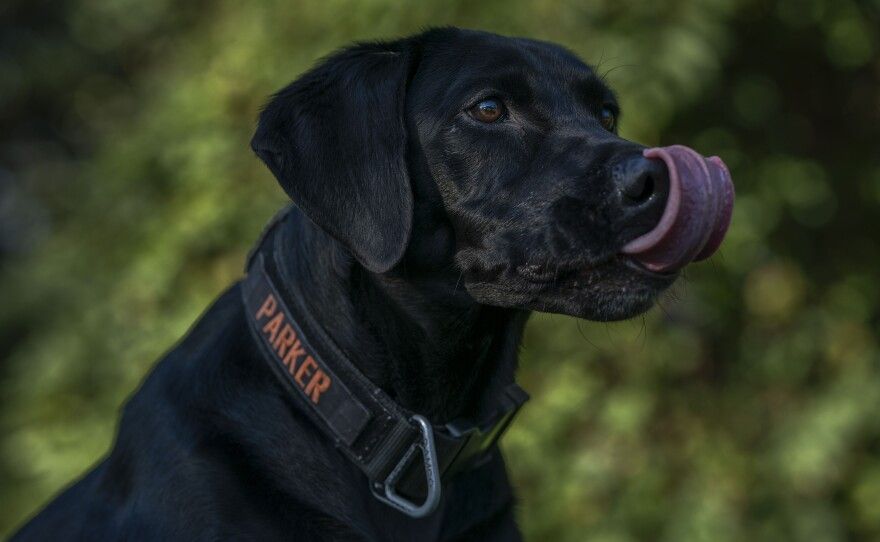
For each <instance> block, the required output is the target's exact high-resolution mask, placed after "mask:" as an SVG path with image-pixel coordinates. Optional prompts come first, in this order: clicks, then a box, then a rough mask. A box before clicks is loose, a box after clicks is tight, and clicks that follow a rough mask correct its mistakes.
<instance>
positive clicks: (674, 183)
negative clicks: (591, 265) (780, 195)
mask: <svg viewBox="0 0 880 542" xmlns="http://www.w3.org/2000/svg"><path fill="white" fill-rule="evenodd" d="M643 154H644V156H645V157H646V158H653V159H659V160H663V162H664V163H665V164H666V168H667V169H668V170H669V196H668V198H667V200H666V208H665V209H664V211H663V215H662V216H661V217H660V221H659V222H658V223H657V225H656V226H655V227H654V229H653V230H651V231H649V232H648V233H646V234H644V235H642V236H641V237H638V238H636V239H633V240H632V241H630V242H629V243H627V244H626V245H625V246H624V247H623V250H622V252H623V253H624V254H627V255H629V256H632V257H633V258H634V259H635V260H636V261H638V262H639V263H641V264H642V265H644V266H645V267H646V268H647V269H650V270H651V271H659V272H670V271H675V270H678V269H681V268H682V267H684V266H685V265H687V264H689V263H691V262H694V261H699V260H704V259H706V258H708V257H709V256H711V255H712V254H713V253H715V251H716V250H717V249H718V246H719V245H720V244H721V241H722V240H723V239H724V234H725V233H727V227H728V226H730V218H731V214H732V211H733V181H732V180H731V178H730V172H729V171H728V170H727V166H725V165H724V162H722V161H721V159H720V158H718V157H717V156H712V157H711V158H705V157H703V156H701V155H700V154H698V153H697V152H696V151H694V150H693V149H690V148H688V147H685V146H683V145H672V146H671V147H655V148H652V149H646V150H645V151H644V152H643Z"/></svg>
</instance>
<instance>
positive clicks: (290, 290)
mask: <svg viewBox="0 0 880 542" xmlns="http://www.w3.org/2000/svg"><path fill="white" fill-rule="evenodd" d="M289 211H290V208H288V209H287V210H285V211H283V212H282V213H279V215H277V216H276V217H275V218H274V219H273V220H272V222H271V223H270V224H269V226H268V227H267V228H266V230H265V231H264V233H263V235H262V237H261V238H260V241H259V242H258V244H257V246H256V248H255V249H254V251H253V252H252V253H251V254H250V255H249V257H248V265H247V277H246V278H245V279H244V281H243V284H242V297H243V301H244V305H245V309H246V311H247V320H248V327H249V329H250V331H251V334H252V335H253V336H254V339H255V341H256V342H257V344H259V345H260V350H261V351H262V353H263V357H264V358H265V359H266V360H267V362H268V363H269V366H270V367H271V369H272V371H273V373H274V374H275V375H276V376H277V377H278V378H279V379H280V381H281V382H282V383H283V384H284V386H285V387H286V388H287V389H288V390H289V391H290V395H292V396H293V402H294V403H295V404H296V405H297V406H298V407H299V408H300V410H302V411H303V412H304V413H305V414H306V415H307V416H308V417H309V418H310V419H312V421H313V422H314V423H315V424H316V425H317V426H318V427H319V428H320V429H321V430H322V431H323V432H324V433H325V434H326V435H327V436H328V437H329V438H331V439H332V440H333V442H334V443H335V444H336V446H337V447H338V448H339V449H340V450H341V451H342V452H343V453H344V455H345V456H346V457H348V459H349V460H350V461H352V462H353V463H354V464H355V465H357V466H358V468H359V469H360V470H361V471H362V472H363V473H364V474H365V475H366V477H367V479H368V481H369V483H370V485H371V488H372V490H373V493H374V495H375V496H376V497H377V498H378V499H379V500H382V501H383V502H385V503H386V504H388V505H390V506H392V507H394V508H396V509H398V510H400V511H401V512H403V513H405V514H407V515H409V516H411V517H416V518H418V517H424V516H426V515H429V514H430V513H431V512H433V511H434V510H435V509H436V507H437V505H438V503H439V500H440V495H441V491H442V486H443V483H444V482H446V481H448V480H449V479H451V478H452V477H453V476H454V475H455V474H457V473H459V472H462V471H465V470H468V469H470V468H473V467H475V466H478V465H480V464H481V463H482V462H483V461H485V460H486V459H487V458H488V457H489V455H490V453H491V452H492V451H493V450H494V447H495V444H496V443H497V441H498V439H499V438H500V437H501V435H502V434H503V433H504V431H505V430H506V429H507V427H508V425H509V424H510V422H511V420H512V419H513V417H514V415H515V414H516V412H517V411H518V410H519V408H520V407H521V406H522V404H523V403H524V402H525V401H526V400H527V399H528V395H527V394H526V393H525V391H523V390H522V389H521V388H520V387H519V386H517V385H516V384H513V385H511V386H509V387H508V388H507V389H505V390H504V393H503V394H502V396H501V397H499V398H498V400H497V401H496V408H494V409H493V412H492V413H491V415H490V416H489V417H488V418H487V419H486V420H482V421H481V422H475V421H472V420H467V419H459V420H455V421H454V422H451V423H448V424H446V425H443V426H431V425H430V424H429V423H428V422H427V420H425V418H424V417H422V416H419V415H418V414H415V413H412V412H410V411H408V410H406V409H404V408H403V407H401V406H400V405H398V404H397V403H396V402H395V401H394V400H392V399H391V398H390V397H389V396H388V395H387V394H386V393H385V392H384V391H382V390H381V389H380V388H378V387H376V386H375V385H374V384H373V383H372V382H370V381H369V380H368V379H367V378H366V377H365V376H364V375H363V374H362V373H361V372H360V371H359V370H358V369H357V367H355V366H354V365H353V364H352V363H351V361H349V360H348V358H347V357H346V356H345V355H344V354H343V353H342V352H341V351H340V350H339V348H338V347H336V345H335V344H334V343H333V341H332V340H331V339H330V338H329V336H327V334H326V333H325V332H324V330H323V329H322V328H321V327H320V326H319V325H318V324H317V322H315V321H314V320H313V319H312V317H311V315H310V314H309V312H308V311H307V310H306V309H305V307H304V306H303V304H302V301H301V299H300V296H299V295H297V294H298V292H297V289H296V285H295V284H294V283H293V282H292V281H291V280H288V277H287V276H286V273H285V267H284V262H283V260H282V259H281V258H280V257H279V256H280V255H281V254H282V250H283V248H284V247H285V246H287V247H290V246H293V245H292V244H291V243H287V242H285V240H284V235H283V232H284V229H283V228H278V227H277V226H278V225H279V224H280V223H283V222H284V220H285V218H287V216H288V215H289ZM418 452H421V455H422V461H417V460H416V459H417V458H416V456H417V453H418ZM419 503H421V504H419Z"/></svg>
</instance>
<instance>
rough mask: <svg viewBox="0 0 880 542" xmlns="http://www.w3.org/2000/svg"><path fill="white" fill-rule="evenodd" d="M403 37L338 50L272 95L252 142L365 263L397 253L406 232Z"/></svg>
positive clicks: (386, 262) (385, 264)
mask: <svg viewBox="0 0 880 542" xmlns="http://www.w3.org/2000/svg"><path fill="white" fill-rule="evenodd" d="M412 56H413V54H412V52H411V51H410V47H409V45H408V43H407V42H405V41H398V42H390V43H369V44H358V45H354V46H352V47H350V48H348V49H344V50H342V51H340V52H338V53H336V54H334V55H332V56H330V57H329V58H327V59H326V60H324V61H323V62H322V63H321V64H319V65H318V66H317V67H315V68H313V69H312V70H311V71H309V72H307V73H306V74H305V75H303V76H302V77H300V78H299V79H297V80H296V81H294V82H293V83H291V84H290V85H289V86H287V87H286V88H284V89H283V90H281V91H280V92H278V93H277V94H275V95H274V96H273V97H272V99H271V101H270V102H269V103H268V105H266V107H265V108H264V109H263V112H262V113H261V114H260V120H259V124H258V126H257V131H256V133H255V134H254V137H253V139H252V140H251V148H252V149H253V150H254V152H256V153H257V155H258V156H259V157H260V158H261V159H262V160H263V161H264V162H265V163H266V165H267V166H269V169H270V170H271V171H272V173H273V174H274V175H275V177H276V178H277V179H278V182H279V183H281V186H282V188H284V191H285V192H287V194H288V195H289V196H290V198H291V199H292V200H293V201H294V203H296V204H297V206H299V208H300V209H302V211H303V212H304V213H305V214H306V216H308V217H309V219H311V221H312V222H314V223H315V224H317V225H318V226H320V227H321V228H323V229H324V230H325V231H327V232H328V233H329V234H330V235H332V236H333V237H334V238H335V239H337V240H338V241H339V242H341V243H342V244H343V245H345V246H346V247H348V249H349V250H350V251H351V252H352V253H353V254H354V256H355V258H357V260H358V261H359V262H360V263H361V264H362V265H363V266H364V267H366V268H367V269H369V270H370V271H373V272H376V273H384V272H385V271H388V270H389V269H391V268H392V267H394V265H395V264H396V263H397V262H398V261H400V259H401V257H402V256H403V253H404V251H405V250H406V246H407V243H408V242H409V237H410V232H411V230H412V214H413V211H412V208H413V196H412V189H411V187H410V183H409V174H408V172H407V167H406V142H407V135H406V124H405V121H404V94H405V89H406V84H407V80H408V78H409V75H410V73H411V70H412V64H413V61H412V58H411V57H412Z"/></svg>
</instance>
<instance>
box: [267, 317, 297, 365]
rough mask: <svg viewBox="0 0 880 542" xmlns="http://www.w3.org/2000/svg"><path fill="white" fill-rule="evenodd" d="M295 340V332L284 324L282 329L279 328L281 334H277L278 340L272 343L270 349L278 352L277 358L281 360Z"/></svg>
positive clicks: (288, 325)
mask: <svg viewBox="0 0 880 542" xmlns="http://www.w3.org/2000/svg"><path fill="white" fill-rule="evenodd" d="M295 340H296V331H294V330H293V328H292V327H290V324H284V327H283V328H281V333H279V334H278V338H277V339H275V342H273V343H272V348H274V349H275V351H276V352H278V357H280V358H283V357H284V354H285V353H286V352H287V349H288V348H290V347H291V346H293V341H295Z"/></svg>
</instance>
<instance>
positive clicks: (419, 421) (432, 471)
mask: <svg viewBox="0 0 880 542" xmlns="http://www.w3.org/2000/svg"><path fill="white" fill-rule="evenodd" d="M410 420H411V421H413V422H415V424H416V426H417V427H418V429H419V433H420V438H419V439H418V440H416V441H414V442H413V443H412V444H410V446H409V448H407V450H406V452H405V453H404V454H403V455H402V456H401V458H400V461H398V462H397V464H396V465H395V466H394V468H393V469H392V470H391V472H390V473H389V474H388V476H387V477H386V478H385V480H384V482H381V481H380V482H375V483H373V486H372V490H373V495H374V496H375V497H376V498H377V499H379V500H380V501H382V502H384V503H385V504H387V505H389V506H391V507H392V508H395V509H397V510H399V511H400V512H403V513H404V514H406V515H408V516H410V517H412V518H423V517H425V516H428V515H430V514H431V513H432V512H434V510H436V509H437V505H438V504H440V466H439V464H438V462H437V449H436V447H435V446H434V430H433V429H432V428H431V424H430V423H429V422H428V420H426V419H425V418H424V417H423V416H419V415H418V414H414V415H413V416H412V418H410ZM417 451H421V452H422V464H423V467H424V470H425V482H426V485H427V488H428V494H427V496H426V497H425V500H424V501H423V502H422V504H418V503H415V502H413V501H411V500H410V499H407V498H406V497H404V496H402V495H401V494H400V493H398V492H397V483H398V482H399V481H400V479H401V478H402V477H403V474H404V473H405V472H406V470H407V467H409V465H410V462H411V461H412V460H413V457H414V456H415V454H416V453H417Z"/></svg>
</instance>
